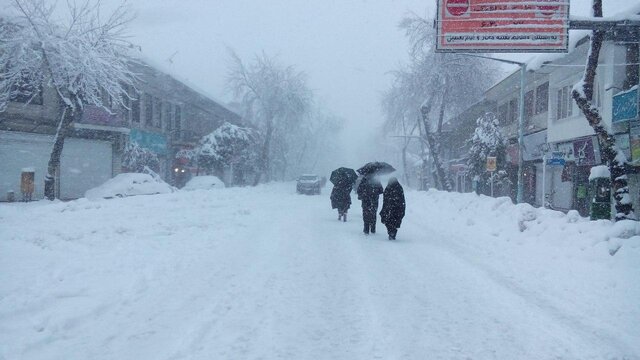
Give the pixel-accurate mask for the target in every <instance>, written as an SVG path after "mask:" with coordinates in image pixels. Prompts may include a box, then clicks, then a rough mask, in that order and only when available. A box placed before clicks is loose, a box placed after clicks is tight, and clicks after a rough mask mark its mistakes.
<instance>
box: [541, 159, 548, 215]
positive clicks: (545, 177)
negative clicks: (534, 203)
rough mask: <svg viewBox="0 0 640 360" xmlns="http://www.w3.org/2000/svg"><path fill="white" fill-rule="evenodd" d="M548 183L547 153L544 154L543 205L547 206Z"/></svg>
mask: <svg viewBox="0 0 640 360" xmlns="http://www.w3.org/2000/svg"><path fill="white" fill-rule="evenodd" d="M546 185H547V153H543V154H542V207H543V208H546V207H547V197H546V191H547V189H546Z"/></svg>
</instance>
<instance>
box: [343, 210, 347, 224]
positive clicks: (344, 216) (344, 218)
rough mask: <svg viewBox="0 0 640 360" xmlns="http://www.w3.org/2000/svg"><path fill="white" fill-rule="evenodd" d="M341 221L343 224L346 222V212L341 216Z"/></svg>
mask: <svg viewBox="0 0 640 360" xmlns="http://www.w3.org/2000/svg"><path fill="white" fill-rule="evenodd" d="M342 221H343V222H347V213H346V212H345V213H343V214H342Z"/></svg>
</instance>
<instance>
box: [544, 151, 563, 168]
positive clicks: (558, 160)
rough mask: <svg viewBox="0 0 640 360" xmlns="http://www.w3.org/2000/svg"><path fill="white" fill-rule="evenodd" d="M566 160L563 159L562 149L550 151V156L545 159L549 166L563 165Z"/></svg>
mask: <svg viewBox="0 0 640 360" xmlns="http://www.w3.org/2000/svg"><path fill="white" fill-rule="evenodd" d="M565 163H566V160H565V159H564V153H563V152H562V151H554V152H552V153H551V158H550V159H547V165H550V166H564V165H565Z"/></svg>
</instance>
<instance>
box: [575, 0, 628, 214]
mask: <svg viewBox="0 0 640 360" xmlns="http://www.w3.org/2000/svg"><path fill="white" fill-rule="evenodd" d="M593 14H594V16H596V17H602V2H601V0H594V1H593ZM604 35H605V31H603V30H594V31H593V35H592V36H591V48H590V49H589V56H588V58H587V67H586V69H585V72H584V76H583V78H582V91H578V90H576V89H575V88H574V90H573V91H572V94H571V95H572V97H573V99H574V100H575V102H576V104H578V107H579V108H580V110H582V112H583V113H584V116H585V117H586V118H587V121H588V122H589V125H591V127H592V128H593V130H594V131H595V133H596V136H597V137H598V142H599V143H600V153H601V156H602V160H603V162H604V163H606V164H607V165H608V166H609V171H610V172H611V184H612V190H613V197H614V199H615V208H616V215H615V220H616V221H618V220H624V219H633V220H635V218H636V217H635V214H634V212H633V204H632V203H631V197H630V196H629V184H628V178H627V174H626V169H625V164H626V162H627V159H626V156H625V155H624V153H622V152H621V151H620V150H619V149H618V148H617V146H616V144H615V138H614V136H613V134H611V133H609V131H608V130H607V129H606V128H605V127H604V126H603V124H602V116H601V115H600V113H599V112H598V110H597V109H596V108H595V107H594V106H593V105H592V103H591V100H592V99H593V83H594V81H595V76H596V69H597V67H598V57H599V56H600V49H601V48H602V42H603V40H604Z"/></svg>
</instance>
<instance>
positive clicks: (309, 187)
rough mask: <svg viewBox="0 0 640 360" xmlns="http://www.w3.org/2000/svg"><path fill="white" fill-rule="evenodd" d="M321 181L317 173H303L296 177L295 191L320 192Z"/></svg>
mask: <svg viewBox="0 0 640 360" xmlns="http://www.w3.org/2000/svg"><path fill="white" fill-rule="evenodd" d="M321 187H322V186H321V181H320V177H319V176H318V175H311V174H305V175H301V176H300V177H299V178H298V182H297V184H296V191H297V192H298V194H311V195H313V194H316V195H317V194H320V188H321Z"/></svg>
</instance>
